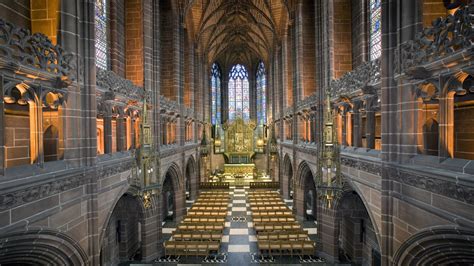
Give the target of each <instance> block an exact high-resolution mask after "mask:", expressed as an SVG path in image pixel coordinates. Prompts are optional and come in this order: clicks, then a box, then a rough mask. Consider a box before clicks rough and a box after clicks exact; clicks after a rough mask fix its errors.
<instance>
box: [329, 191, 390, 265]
mask: <svg viewBox="0 0 474 266" xmlns="http://www.w3.org/2000/svg"><path fill="white" fill-rule="evenodd" d="M336 210H337V217H336V226H337V230H338V238H337V243H338V248H339V261H340V262H341V263H353V264H361V265H381V264H380V263H381V262H380V245H379V243H378V239H377V235H376V231H375V228H374V224H373V223H372V220H371V218H370V216H369V213H368V210H367V209H366V207H365V205H364V203H363V201H362V199H361V197H360V196H359V195H358V194H357V193H356V192H355V191H346V192H344V193H343V195H342V196H341V198H340V200H339V201H338V203H337V206H336Z"/></svg>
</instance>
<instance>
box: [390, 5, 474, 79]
mask: <svg viewBox="0 0 474 266" xmlns="http://www.w3.org/2000/svg"><path fill="white" fill-rule="evenodd" d="M473 22H474V5H472V4H470V5H466V6H464V7H461V8H459V9H458V10H457V11H456V12H455V13H454V15H448V16H447V17H446V18H437V19H436V20H434V21H433V22H432V27H427V28H424V29H423V30H422V31H420V32H418V33H417V34H416V36H415V38H414V39H413V40H409V41H407V42H404V43H402V44H400V45H399V46H398V48H397V49H396V50H395V66H396V69H395V72H396V73H405V72H417V71H416V68H420V67H421V68H422V66H424V65H426V64H427V63H429V62H432V61H435V60H437V59H439V58H441V57H443V56H447V55H450V54H452V53H454V52H456V51H459V50H463V49H466V48H472V47H473V44H474V31H473V30H472V29H473V27H474V25H473ZM418 72H419V71H418Z"/></svg>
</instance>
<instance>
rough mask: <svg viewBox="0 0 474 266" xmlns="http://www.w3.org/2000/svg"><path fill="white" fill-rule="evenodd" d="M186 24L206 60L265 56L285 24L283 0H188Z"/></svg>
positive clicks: (245, 60) (226, 61)
mask: <svg viewBox="0 0 474 266" xmlns="http://www.w3.org/2000/svg"><path fill="white" fill-rule="evenodd" d="M185 6H186V8H185V9H186V27H187V28H188V32H190V33H191V34H192V35H193V39H194V40H195V41H196V43H197V45H198V46H199V47H200V49H201V51H203V52H204V54H205V55H207V59H208V63H211V62H213V61H220V62H222V63H223V64H224V65H233V64H236V63H242V64H245V65H252V63H254V62H256V61H257V60H259V59H263V60H265V61H266V60H267V59H268V58H269V55H270V54H271V52H272V50H273V48H274V45H275V44H276V43H277V41H278V39H279V38H280V36H281V33H282V32H283V30H284V29H285V28H286V23H287V20H288V6H287V3H286V1H284V0H188V2H187V4H186V5H185Z"/></svg>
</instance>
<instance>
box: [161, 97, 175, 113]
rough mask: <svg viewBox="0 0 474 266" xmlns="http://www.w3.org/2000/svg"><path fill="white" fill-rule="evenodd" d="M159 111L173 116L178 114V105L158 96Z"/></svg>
mask: <svg viewBox="0 0 474 266" xmlns="http://www.w3.org/2000/svg"><path fill="white" fill-rule="evenodd" d="M160 109H161V110H163V111H165V112H167V113H173V114H179V105H178V103H177V102H175V101H172V100H169V99H168V98H166V97H165V96H163V95H160Z"/></svg>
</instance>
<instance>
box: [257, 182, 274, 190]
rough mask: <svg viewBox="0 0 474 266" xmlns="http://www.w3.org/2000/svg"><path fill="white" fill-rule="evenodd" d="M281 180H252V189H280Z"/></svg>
mask: <svg viewBox="0 0 474 266" xmlns="http://www.w3.org/2000/svg"><path fill="white" fill-rule="evenodd" d="M279 188H280V182H251V183H250V189H279Z"/></svg>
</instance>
